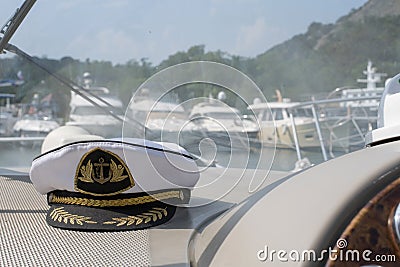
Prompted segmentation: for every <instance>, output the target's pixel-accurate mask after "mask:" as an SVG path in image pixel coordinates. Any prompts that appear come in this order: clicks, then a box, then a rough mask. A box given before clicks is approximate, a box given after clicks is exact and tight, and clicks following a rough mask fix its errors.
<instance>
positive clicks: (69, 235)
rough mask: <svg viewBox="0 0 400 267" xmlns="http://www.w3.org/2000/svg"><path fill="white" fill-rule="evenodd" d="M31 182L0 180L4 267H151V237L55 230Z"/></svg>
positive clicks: (143, 233) (24, 178)
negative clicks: (48, 220)
mask: <svg viewBox="0 0 400 267" xmlns="http://www.w3.org/2000/svg"><path fill="white" fill-rule="evenodd" d="M47 209H48V206H47V202H46V197H45V196H42V195H40V194H39V193H37V192H36V190H35V189H34V188H33V185H32V184H31V183H30V182H29V177H28V176H27V175H26V176H18V175H15V176H14V175H10V177H5V176H0V265H1V266H150V265H151V261H150V249H149V248H150V245H149V233H148V231H147V230H140V231H128V232H102V233H100V232H77V231H68V230H61V229H56V228H52V227H50V226H48V225H47V223H46V221H45V217H46V212H47Z"/></svg>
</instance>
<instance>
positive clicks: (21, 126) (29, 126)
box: [13, 113, 60, 145]
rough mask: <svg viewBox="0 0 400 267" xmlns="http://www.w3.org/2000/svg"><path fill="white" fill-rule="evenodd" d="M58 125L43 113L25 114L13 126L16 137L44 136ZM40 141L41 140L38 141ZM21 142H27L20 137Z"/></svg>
mask: <svg viewBox="0 0 400 267" xmlns="http://www.w3.org/2000/svg"><path fill="white" fill-rule="evenodd" d="M58 127H60V125H59V124H58V122H57V121H56V120H54V119H53V118H52V117H51V116H48V115H45V114H40V113H36V114H25V115H24V116H22V118H21V119H20V120H18V121H17V122H16V123H15V124H14V127H13V132H14V135H15V136H18V137H23V138H26V137H43V138H44V137H46V136H47V135H48V134H49V133H50V132H51V131H53V130H55V129H57V128H58ZM39 142H41V141H39ZM21 143H22V144H24V145H25V144H28V143H29V142H26V141H24V140H23V139H21Z"/></svg>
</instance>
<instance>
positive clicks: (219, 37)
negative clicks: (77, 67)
mask: <svg viewBox="0 0 400 267" xmlns="http://www.w3.org/2000/svg"><path fill="white" fill-rule="evenodd" d="M366 2H367V0H58V1H54V0H37V2H36V3H35V5H34V6H33V8H32V10H31V12H30V13H29V14H28V16H27V17H26V19H25V21H24V22H23V24H22V25H21V26H20V28H19V29H18V30H17V32H16V33H15V35H14V36H13V38H12V39H11V43H12V44H14V45H16V46H18V47H19V48H21V49H22V50H24V51H26V52H27V53H29V54H31V55H34V56H39V57H42V56H45V57H48V58H54V59H60V58H62V57H64V56H71V57H73V58H76V59H80V60H86V59H88V58H89V59H90V60H105V61H111V62H112V63H114V64H117V63H122V64H123V63H126V62H128V61H129V60H132V59H135V60H140V59H141V58H147V59H148V61H149V62H151V63H153V65H157V64H159V63H160V62H161V61H162V60H164V59H167V58H168V56H169V55H171V54H174V53H176V52H177V51H186V50H187V49H188V48H190V47H191V46H193V45H205V49H206V51H216V50H221V51H224V52H227V53H228V54H231V55H240V56H244V57H255V56H257V55H259V54H261V53H263V52H265V51H267V50H268V49H270V48H272V47H273V46H275V45H277V44H280V43H282V42H284V41H286V40H288V39H290V38H291V37H293V36H295V35H297V34H301V33H305V32H306V31H307V27H308V26H309V25H310V24H311V23H312V22H320V23H324V24H327V23H334V22H336V21H337V19H339V18H340V17H342V16H344V15H346V14H348V13H349V12H350V11H351V10H352V9H357V8H359V7H361V6H362V5H363V4H365V3H366ZM22 3H23V1H21V0H18V1H16V0H2V4H1V9H0V25H3V24H4V23H5V22H6V21H7V20H8V18H10V16H11V15H12V14H13V13H14V11H15V9H16V8H18V7H20V6H21V4H22Z"/></svg>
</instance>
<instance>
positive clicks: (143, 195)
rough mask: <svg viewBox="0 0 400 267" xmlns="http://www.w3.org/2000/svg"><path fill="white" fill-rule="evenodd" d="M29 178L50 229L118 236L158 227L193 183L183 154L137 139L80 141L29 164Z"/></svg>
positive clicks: (191, 166) (192, 167)
mask: <svg viewBox="0 0 400 267" xmlns="http://www.w3.org/2000/svg"><path fill="white" fill-rule="evenodd" d="M30 178H31V180H32V182H33V185H34V187H35V188H36V190H37V191H38V192H40V193H41V194H47V196H48V203H49V205H50V209H49V211H48V214H47V218H46V221H47V222H48V223H49V224H50V225H52V226H55V227H60V228H66V229H76V230H95V231H99V230H100V231H118V230H134V229H143V228H148V227H152V226H155V225H159V224H162V223H164V222H166V221H168V220H169V219H171V218H172V216H173V214H174V212H175V209H176V206H177V205H185V204H187V203H188V202H189V198H190V191H191V189H192V188H193V187H194V186H195V184H196V183H197V181H198V179H199V173H198V170H197V165H196V163H195V161H194V160H193V158H192V157H191V156H190V155H189V153H188V152H186V151H185V150H184V149H183V148H181V147H179V146H178V145H174V144H166V143H156V142H151V141H145V140H139V139H125V140H124V141H121V140H92V141H89V140H86V141H79V142H75V143H72V144H67V145H64V146H61V147H58V148H55V149H53V150H49V151H48V152H45V153H44V154H42V155H40V156H38V157H37V158H35V159H34V160H33V162H32V167H31V171H30Z"/></svg>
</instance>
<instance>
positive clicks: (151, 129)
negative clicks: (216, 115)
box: [125, 98, 188, 143]
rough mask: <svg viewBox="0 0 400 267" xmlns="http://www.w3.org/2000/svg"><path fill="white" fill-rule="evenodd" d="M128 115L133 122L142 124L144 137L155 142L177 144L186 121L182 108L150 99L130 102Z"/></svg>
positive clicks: (185, 114) (186, 116) (186, 117)
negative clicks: (144, 128) (144, 127)
mask: <svg viewBox="0 0 400 267" xmlns="http://www.w3.org/2000/svg"><path fill="white" fill-rule="evenodd" d="M129 113H130V114H131V115H132V118H134V119H135V120H137V121H140V122H144V125H145V126H146V130H145V133H144V135H145V136H147V138H149V137H150V138H151V139H152V140H155V141H169V142H176V143H179V134H180V131H181V130H182V128H183V127H184V125H185V124H186V122H187V121H188V115H187V113H186V111H185V110H184V109H183V107H182V106H180V105H178V104H175V103H171V102H163V101H157V102H156V101H154V100H152V99H151V98H141V99H138V101H133V102H131V103H130V105H129ZM125 132H126V131H125Z"/></svg>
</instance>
